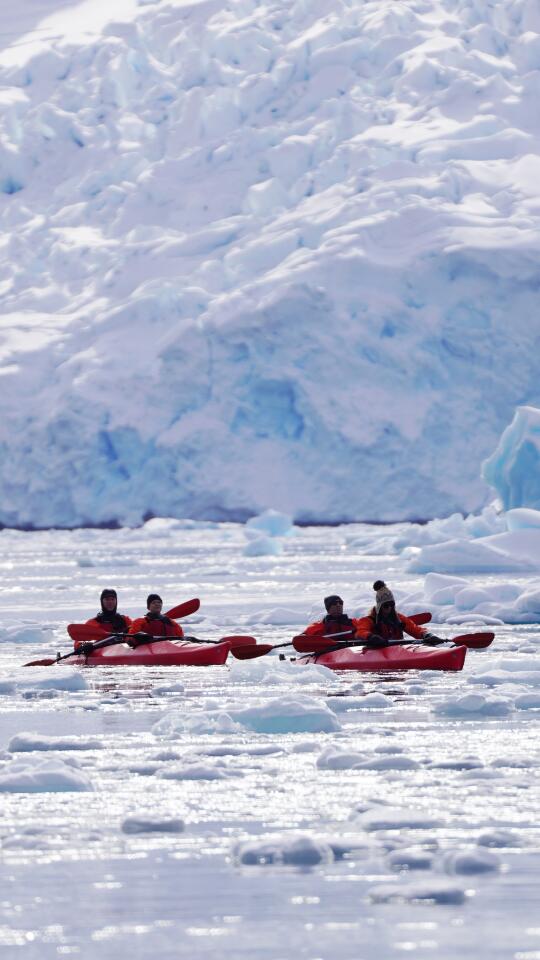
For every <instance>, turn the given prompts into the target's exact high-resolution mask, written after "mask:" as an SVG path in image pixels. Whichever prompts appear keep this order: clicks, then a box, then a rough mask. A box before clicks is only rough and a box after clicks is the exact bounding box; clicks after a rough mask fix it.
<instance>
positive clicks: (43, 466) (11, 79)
mask: <svg viewBox="0 0 540 960" xmlns="http://www.w3.org/2000/svg"><path fill="white" fill-rule="evenodd" d="M39 6H40V10H41V11H42V12H43V13H44V14H45V13H48V14H50V15H51V16H50V18H49V20H42V21H38V20H36V23H35V24H34V25H33V30H32V31H31V30H30V28H29V25H28V23H27V22H26V21H23V19H22V18H23V14H22V13H21V12H19V13H17V12H13V10H11V11H9V15H8V13H7V12H5V13H0V27H1V28H2V30H1V31H0V33H1V42H2V43H3V44H4V47H3V49H2V51H1V52H0V101H1V102H2V107H3V109H2V116H1V119H0V191H1V192H0V222H1V225H2V234H1V238H0V294H1V311H2V326H1V340H0V374H1V381H0V382H1V385H2V410H3V416H2V420H1V423H0V452H1V462H0V522H2V523H4V524H8V525H25V524H28V525H38V526H46V525H77V524H80V523H104V522H109V521H117V522H120V523H123V524H133V523H137V522H139V521H140V520H141V518H142V517H144V516H148V515H152V514H154V515H165V516H189V517H195V518H210V519H212V518H213V519H222V518H239V519H245V518H246V517H247V516H249V515H250V514H253V513H256V512H258V511H259V510H261V509H264V508H266V507H274V508H277V509H280V510H285V511H287V512H288V513H290V514H291V515H293V516H294V518H295V519H296V520H304V521H306V520H319V521H321V520H325V521H329V520H330V521H332V520H339V519H347V518H361V519H373V520H390V519H404V518H427V517H432V516H441V515H442V516H444V515H448V514H450V513H452V512H454V511H456V510H458V511H463V512H469V511H472V510H475V509H477V508H479V507H481V506H482V505H484V504H485V503H486V502H487V501H488V500H489V499H490V498H491V496H492V493H490V491H489V488H488V486H487V485H486V484H485V482H483V481H482V479H481V478H480V466H481V463H482V461H483V460H484V459H485V458H486V457H487V456H488V455H489V454H491V453H492V451H493V449H494V448H495V446H496V443H497V441H498V438H499V436H500V434H501V431H502V430H503V428H504V427H505V426H506V425H507V424H508V422H509V421H510V420H511V419H512V416H513V414H514V410H515V408H516V406H518V405H522V404H532V405H534V404H536V405H538V404H539V403H540V379H539V377H538V368H539V362H538V356H539V350H540V321H539V319H538V288H539V282H540V270H539V266H538V247H539V240H540V230H539V222H540V205H539V201H538V182H539V179H540V150H539V147H540V139H539V133H540V113H539V111H538V96H539V92H540V7H539V6H538V4H537V2H536V0H534V2H533V0H508V2H506V3H505V4H492V3H489V2H487V0H484V2H482V0H432V2H429V3H428V2H426V0H408V2H399V3H396V2H393V0H377V2H360V0H324V2H322V0H313V2H310V3H307V2H305V0H288V2H287V3H285V2H280V0H275V2H267V3H262V2H261V3H259V2H256V0H236V2H220V3H217V2H215V0H201V2H193V3H189V4H188V3H184V2H182V3H180V2H178V0H176V2H172V0H169V2H165V0H161V2H154V3H151V2H150V3H149V2H144V3H143V2H140V3H139V4H137V3H135V2H129V3H128V2H123V3H122V4H119V5H118V7H117V8H116V11H113V12H112V13H111V14H109V15H106V14H104V13H103V9H104V4H103V3H102V2H98V3H96V4H94V5H86V6H85V5H82V6H81V8H80V10H78V17H79V20H78V21H77V30H75V29H74V24H75V19H74V17H75V13H76V12H77V11H75V12H74V11H73V10H72V9H70V10H69V11H66V9H65V7H64V6H63V5H62V4H61V3H60V2H59V0H56V2H53V0H41V2H40V5H39ZM109 6H110V7H112V6H113V5H111V4H109ZM90 8H91V9H90ZM89 10H90V12H89ZM85 11H86V12H85ZM97 13H99V16H98V15H97ZM68 14H69V15H68ZM120 14H121V16H120ZM55 16H56V20H55ZM111 16H116V17H117V18H118V19H117V20H116V21H112V20H111V19H110V17H111ZM18 17H19V18H21V19H20V30H19V31H17V23H18V21H17V18H18ZM85 17H86V18H87V21H85ZM88 18H89V19H88ZM8 19H9V27H10V29H9V31H8V30H7V26H6V25H7V23H8ZM4 27H6V29H3V28H4ZM17 33H19V34H20V36H17Z"/></svg>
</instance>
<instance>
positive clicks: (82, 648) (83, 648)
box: [77, 640, 94, 657]
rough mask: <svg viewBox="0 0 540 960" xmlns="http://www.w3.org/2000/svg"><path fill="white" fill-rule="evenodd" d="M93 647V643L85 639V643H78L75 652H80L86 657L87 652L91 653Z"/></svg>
mask: <svg viewBox="0 0 540 960" xmlns="http://www.w3.org/2000/svg"><path fill="white" fill-rule="evenodd" d="M93 649H94V644H93V643H90V641H89V640H87V641H86V642H85V643H80V644H79V646H78V647H77V653H82V655H83V656H84V657H87V656H88V654H89V653H92V651H93Z"/></svg>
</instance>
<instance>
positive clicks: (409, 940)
mask: <svg viewBox="0 0 540 960" xmlns="http://www.w3.org/2000/svg"><path fill="white" fill-rule="evenodd" d="M360 533H362V535H363V538H364V544H365V545H364V548H363V550H362V552H360V551H359V549H358V548H354V549H352V548H351V547H350V546H349V544H348V541H349V539H350V538H351V535H352V534H355V538H356V541H357V542H358V540H359V539H360V537H359V534H360ZM387 533H388V529H387V528H375V527H363V526H361V525H355V526H354V527H351V526H348V527H336V528H307V529H303V530H300V531H297V532H296V534H295V535H294V536H291V537H286V538H283V544H282V545H283V553H282V554H281V555H279V556H263V557H258V558H251V557H246V556H244V555H243V552H242V551H243V548H244V546H245V535H244V533H243V528H242V527H241V526H236V525H232V524H230V525H229V524H223V525H214V524H208V525H204V524H193V525H189V524H188V525H186V527H185V528H179V529H174V530H171V531H168V532H167V531H164V532H163V535H162V536H149V535H148V533H147V532H145V531H144V530H140V531H129V530H119V531H89V530H82V531H75V532H62V531H47V532H40V533H31V534H25V533H19V532H13V531H3V532H2V533H1V534H0V542H1V544H2V545H3V547H4V549H3V551H2V561H1V564H0V570H1V574H2V592H1V601H0V637H1V638H2V640H3V642H2V644H1V652H2V657H1V666H0V720H1V732H2V736H1V741H0V809H1V818H0V839H1V852H2V894H1V897H0V945H1V946H2V947H3V949H4V951H5V955H6V956H10V957H11V956H14V957H21V958H22V960H33V958H36V960H37V958H40V960H42V958H45V960H49V958H52V957H61V956H69V955H74V956H80V957H84V958H89V960H94V958H98V957H99V958H107V960H108V958H111V960H112V958H118V957H119V956H121V955H123V954H124V953H129V955H131V956H132V957H147V956H151V955H152V956H156V957H160V958H173V957H175V958H176V957H183V956H186V957H188V956H189V957H197V958H199V957H200V958H222V957H223V958H225V957H227V958H254V960H255V958H257V960H258V958H261V960H289V958H293V957H302V958H304V957H305V958H309V960H360V958H363V957H366V958H371V957H383V958H392V960H393V958H397V957H402V956H403V955H406V954H411V953H415V954H417V955H420V956H422V957H426V958H428V957H429V958H431V957H434V956H435V955H436V956H438V957H441V956H442V957H449V958H450V957H452V958H453V957H455V956H456V955H457V954H458V953H459V955H460V956H461V957H464V958H471V960H472V958H477V957H478V956H484V955H486V956H487V955H489V956H490V957H496V958H501V960H502V958H513V960H537V958H540V921H539V920H538V903H539V902H540V898H539V883H538V873H539V867H540V827H539V821H538V810H539V800H540V789H539V777H538V762H539V756H540V748H539V728H540V723H539V718H540V698H537V691H538V685H539V683H540V670H538V669H535V667H534V664H535V656H536V655H537V654H536V647H535V645H536V643H537V639H536V638H537V628H535V627H532V626H526V625H525V626H519V627H508V626H503V627H501V628H500V629H499V628H497V630H496V640H495V642H494V644H493V645H492V647H490V648H489V649H488V650H485V651H470V652H469V653H468V655H467V659H466V662H465V668H464V670H463V671H462V672H461V673H456V674H453V673H432V672H429V673H427V672H426V673H424V672H414V673H413V672H410V673H405V674H398V673H396V674H392V675H388V676H387V675H367V674H364V675H362V674H355V673H342V674H333V673H331V672H330V671H328V670H325V669H323V668H321V667H304V666H300V665H298V664H297V663H291V662H290V660H289V659H287V660H285V661H280V660H279V659H278V655H277V653H273V654H270V655H268V656H267V657H265V658H261V659H258V660H252V661H246V662H240V661H236V660H234V659H232V658H229V661H228V663H227V665H226V666H224V667H209V668H198V669H195V668H172V667H171V668H142V667H137V668H125V667H124V668H117V669H114V668H102V669H91V668H87V669H80V668H72V667H70V666H67V665H66V666H65V665H54V666H51V667H32V668H23V666H22V665H23V664H25V663H26V662H28V661H30V660H32V659H35V658H40V657H49V656H54V654H55V652H56V651H57V650H60V651H62V652H67V651H68V649H69V647H70V641H69V639H68V638H67V634H66V633H65V626H66V624H67V623H68V622H70V621H77V622H78V621H84V620H86V619H87V618H88V617H90V616H92V615H93V614H94V613H95V612H96V609H97V597H98V595H99V592H100V590H101V589H102V587H104V586H114V587H116V589H117V590H118V593H119V597H120V605H119V608H120V609H121V610H122V611H124V612H127V613H130V614H131V615H132V616H133V615H138V614H139V613H141V612H142V611H143V610H144V601H145V598H146V594H147V593H148V592H150V591H158V592H159V593H160V594H161V595H162V596H163V599H164V602H165V608H167V607H168V606H173V605H175V604H177V603H180V602H181V601H182V600H185V599H189V598H190V597H194V596H198V597H200V598H201V608H200V611H199V613H198V614H197V615H195V616H194V617H192V618H190V619H189V621H188V622H187V624H186V627H187V630H186V632H188V633H194V634H197V635H198V636H204V637H207V638H208V639H217V638H218V637H219V636H220V635H222V634H231V633H234V632H240V633H251V634H253V635H254V636H256V637H257V638H258V639H259V640H260V641H263V642H270V643H280V642H283V641H285V640H287V639H290V638H291V636H293V635H294V634H295V633H297V632H298V631H299V630H300V629H301V628H302V626H304V625H305V624H306V622H308V621H309V620H310V619H313V618H314V616H315V615H316V613H317V610H318V609H320V607H321V606H322V604H321V600H322V597H323V596H324V595H325V594H327V593H330V592H335V591H337V592H339V593H340V594H341V595H342V596H343V597H344V599H345V601H346V605H347V604H349V609H352V607H351V604H353V602H354V599H355V598H358V597H359V596H362V595H364V596H365V598H366V609H367V602H368V600H371V596H372V594H371V592H370V588H371V583H372V582H373V580H374V579H376V578H377V577H380V576H382V577H383V578H384V579H385V580H386V581H387V582H388V583H389V584H390V585H391V586H392V587H393V588H394V589H396V591H398V592H399V591H401V595H404V594H405V593H407V592H413V591H415V590H416V591H420V592H421V589H422V584H423V578H422V577H414V576H412V575H410V574H407V572H406V570H405V561H404V560H403V559H402V558H400V557H397V556H395V555H394V554H391V553H389V552H387V553H384V551H383V550H382V548H381V542H382V543H383V544H384V537H383V535H384V536H386V535H387ZM381 537H383V540H382V541H381ZM522 579H523V578H522ZM471 580H472V581H474V582H480V580H481V577H480V575H479V576H478V578H474V576H471ZM488 580H489V582H491V583H493V582H494V580H496V578H494V577H489V578H488V577H486V576H483V581H482V582H486V581H488ZM501 582H502V578H501ZM425 608H426V607H425V606H424V607H421V609H425ZM284 611H285V612H284ZM38 625H39V626H41V627H45V628H47V630H45V631H44V632H43V633H42V635H41V636H40V635H39V631H38V632H37V634H32V633H31V632H29V631H30V628H32V627H36V626H38ZM14 627H20V630H19V631H18V633H17V634H16V638H15V639H14V640H13V639H10V636H12V634H10V633H9V630H10V629H13V628H14ZM25 628H27V633H26V634H25ZM464 630H466V627H459V630H457V629H456V628H453V629H451V628H449V627H448V626H445V627H441V628H440V629H439V632H442V633H444V635H445V636H450V635H452V632H454V633H455V632H463V631H464ZM286 651H287V648H286ZM501 657H502V658H504V657H506V658H511V659H512V660H513V661H514V662H515V661H518V665H519V662H521V663H522V666H523V669H522V670H521V671H517V670H515V671H514V677H512V675H511V674H509V675H508V677H506V679H504V678H503V679H502V680H501V681H500V682H497V683H496V684H495V683H494V682H493V678H492V681H490V682H489V683H488V682H483V681H482V677H481V675H482V674H485V675H487V674H490V673H491V674H493V672H494V671H497V670H498V669H499V668H500V666H501V662H502V661H501ZM81 676H82V677H83V679H84V685H82V686H80V685H78V683H77V678H80V677H81ZM72 677H75V680H74V681H73V682H72V683H71V680H70V678H72ZM70 683H71V686H70ZM79 684H80V681H79ZM66 687H67V688H66ZM527 695H528V699H527ZM466 696H469V697H471V698H474V697H476V700H471V701H470V704H471V706H474V705H475V709H471V710H469V711H468V712H466V713H464V712H463V710H461V712H460V708H459V705H458V706H456V703H457V701H459V700H460V698H463V697H466ZM520 698H521V699H520ZM524 698H525V699H524ZM291 702H292V703H296V704H299V705H300V709H299V711H298V714H297V716H296V719H295V715H294V708H291V706H290V705H291ZM517 702H520V703H521V707H520V708H519V709H518V708H517V707H516V703H517ZM525 704H528V706H526V705H525ZM264 705H266V707H267V712H266V721H265V723H266V726H265V732H258V730H257V723H259V725H260V721H253V720H252V719H251V720H250V721H249V724H251V725H249V724H248V722H247V721H246V719H245V712H246V711H249V710H253V711H255V714H257V710H259V711H260V708H261V707H262V706H264ZM242 712H243V713H242ZM239 715H243V717H244V718H243V720H239V719H238V718H239ZM284 716H285V718H286V719H285V720H283V717H284ZM287 718H288V719H287ZM328 718H329V719H328ZM16 737H18V738H20V739H19V740H18V741H17V740H14V738H16ZM47 738H49V739H47ZM58 738H62V739H61V740H59V739H58ZM66 738H67V739H66ZM55 739H56V740H57V742H56V743H55ZM21 744H22V747H21ZM14 763H18V764H19V769H21V766H22V767H24V768H25V769H28V770H29V771H30V774H31V777H30V779H31V780H32V777H33V780H32V786H31V787H26V788H24V789H21V788H19V789H12V788H10V787H9V786H6V779H5V778H6V773H7V772H9V771H10V770H13V764H14ZM40 763H49V767H48V768H47V770H46V771H45V772H43V768H38V767H36V764H40ZM25 765H26V766H25ZM36 770H38V774H36ZM39 770H41V773H39ZM47 771H48V772H47ZM58 771H60V774H61V777H62V776H63V777H66V776H67V777H69V774H70V771H71V774H72V776H73V777H74V778H75V780H74V783H75V784H76V789H65V786H64V788H62V786H61V785H59V784H58V782H57V780H55V777H57V776H58V775H59V774H58Z"/></svg>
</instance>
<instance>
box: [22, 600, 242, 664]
mask: <svg viewBox="0 0 540 960" xmlns="http://www.w3.org/2000/svg"><path fill="white" fill-rule="evenodd" d="M200 605H201V601H200V600H199V599H198V598H197V597H194V599H193V600H185V601H184V603H179V604H178V606H176V607H172V608H171V609H170V610H167V613H166V614H165V616H166V617H169V618H170V619H171V620H180V619H181V617H189V616H190V614H192V613H196V611H197V610H198V609H199V607H200ZM67 632H68V634H69V636H70V637H71V639H72V640H73V641H75V642H76V643H88V642H92V641H96V642H97V643H99V646H95V647H94V649H95V650H99V649H100V647H101V646H106V647H109V646H113V645H114V644H116V643H123V642H124V638H125V637H126V635H127V634H125V633H107V631H106V630H105V628H103V630H98V628H97V627H95V626H93V625H92V624H91V623H70V624H68V626H67ZM156 639H169V640H170V639H171V638H170V637H168V638H165V637H163V638H156ZM104 641H107V642H106V643H105V642H104ZM201 642H203V641H201ZM255 642H256V641H255ZM77 654H78V651H77V650H70V652H69V653H65V654H64V656H63V657H56V658H55V659H51V658H50V657H49V658H46V659H44V660H31V661H30V663H24V664H23V666H24V667H50V666H52V664H53V663H58V662H59V661H60V660H66V659H67V658H68V657H74V656H76V655H77Z"/></svg>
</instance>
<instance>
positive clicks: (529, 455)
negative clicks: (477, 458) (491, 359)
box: [482, 406, 540, 510]
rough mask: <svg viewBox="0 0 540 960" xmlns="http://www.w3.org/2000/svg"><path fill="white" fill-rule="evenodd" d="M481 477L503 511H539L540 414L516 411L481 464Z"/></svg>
mask: <svg viewBox="0 0 540 960" xmlns="http://www.w3.org/2000/svg"><path fill="white" fill-rule="evenodd" d="M482 475H483V477H484V479H485V480H486V481H487V482H488V483H490V484H491V486H492V487H494V488H495V490H496V491H497V493H498V495H499V497H500V499H501V501H502V504H503V507H504V509H505V510H510V509H512V508H514V507H532V508H533V510H540V410H539V409H537V408H536V407H529V406H527V407H526V406H523V407H518V408H517V410H516V413H515V415H514V419H513V420H512V423H511V424H510V425H509V426H508V427H507V428H506V430H505V431H504V432H503V434H502V436H501V438H500V440H499V443H498V445H497V447H496V449H495V451H494V452H493V454H492V455H491V457H489V458H488V459H487V460H486V461H485V462H484V464H483V467H482Z"/></svg>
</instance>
